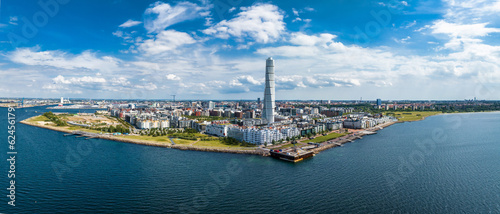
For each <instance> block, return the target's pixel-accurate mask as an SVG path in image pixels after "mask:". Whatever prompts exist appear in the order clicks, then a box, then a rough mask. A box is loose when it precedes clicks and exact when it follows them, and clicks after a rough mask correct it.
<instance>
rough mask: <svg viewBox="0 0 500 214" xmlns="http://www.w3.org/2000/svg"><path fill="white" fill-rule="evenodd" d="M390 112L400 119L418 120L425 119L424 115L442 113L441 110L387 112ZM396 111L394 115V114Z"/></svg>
mask: <svg viewBox="0 0 500 214" xmlns="http://www.w3.org/2000/svg"><path fill="white" fill-rule="evenodd" d="M388 113H389V115H390V116H395V117H396V118H398V120H399V121H417V120H423V119H424V117H429V116H433V115H437V114H441V112H440V111H411V112H406V111H396V112H386V113H384V114H385V115H387V114H388ZM392 113H394V115H392Z"/></svg>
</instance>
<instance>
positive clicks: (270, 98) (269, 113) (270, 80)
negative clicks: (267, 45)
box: [262, 57, 275, 124]
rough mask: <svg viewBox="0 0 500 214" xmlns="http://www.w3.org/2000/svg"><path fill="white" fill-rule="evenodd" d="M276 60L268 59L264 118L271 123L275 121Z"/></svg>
mask: <svg viewBox="0 0 500 214" xmlns="http://www.w3.org/2000/svg"><path fill="white" fill-rule="evenodd" d="M274 107H275V104H274V60H273V58H272V57H269V58H267V60H266V89H265V90H264V110H263V111H262V115H263V118H264V119H266V120H267V122H268V123H269V124H271V123H274Z"/></svg>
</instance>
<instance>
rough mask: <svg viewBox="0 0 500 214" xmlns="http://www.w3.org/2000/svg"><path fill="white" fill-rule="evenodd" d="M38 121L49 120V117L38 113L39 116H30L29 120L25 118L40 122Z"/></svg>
mask: <svg viewBox="0 0 500 214" xmlns="http://www.w3.org/2000/svg"><path fill="white" fill-rule="evenodd" d="M40 121H47V122H48V121H50V120H49V118H47V117H45V116H43V115H40V116H37V117H34V118H31V119H29V120H27V122H40Z"/></svg>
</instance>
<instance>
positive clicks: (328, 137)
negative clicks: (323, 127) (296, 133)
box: [304, 132, 346, 143]
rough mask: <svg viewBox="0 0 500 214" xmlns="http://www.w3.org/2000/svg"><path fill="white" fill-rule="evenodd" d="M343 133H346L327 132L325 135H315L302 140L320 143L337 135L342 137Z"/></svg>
mask: <svg viewBox="0 0 500 214" xmlns="http://www.w3.org/2000/svg"><path fill="white" fill-rule="evenodd" d="M344 135H346V133H342V134H339V133H336V132H332V133H330V134H327V135H325V136H319V137H316V138H314V139H312V140H306V141H304V142H313V143H322V142H325V141H329V140H332V139H335V138H338V137H342V136H344Z"/></svg>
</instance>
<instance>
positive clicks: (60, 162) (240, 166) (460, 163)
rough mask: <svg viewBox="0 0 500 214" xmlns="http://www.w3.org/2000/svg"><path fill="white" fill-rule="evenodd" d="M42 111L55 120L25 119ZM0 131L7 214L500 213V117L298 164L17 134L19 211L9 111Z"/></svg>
mask: <svg viewBox="0 0 500 214" xmlns="http://www.w3.org/2000/svg"><path fill="white" fill-rule="evenodd" d="M35 111H38V112H39V113H40V112H43V111H48V110H46V109H45V107H36V108H26V109H18V110H17V112H16V116H17V120H18V121H20V120H22V119H25V118H27V117H31V116H33V115H37V114H39V113H35ZM56 111H59V112H78V110H56ZM93 111H95V110H82V112H93ZM0 124H3V125H1V126H0V129H1V128H2V127H3V129H4V130H3V131H2V130H0V139H3V140H2V141H3V142H0V152H1V155H2V159H3V160H4V161H3V162H1V163H0V170H1V171H2V172H3V173H0V175H3V176H0V177H1V178H0V182H1V183H0V186H1V187H2V189H3V191H2V195H4V197H2V200H1V203H2V205H0V212H2V213H3V212H7V213H72V212H73V213H97V212H99V213H141V212H148V213H178V212H193V213H197V212H199V213H500V140H499V139H500V132H499V131H498V130H500V129H499V128H500V113H475V114H453V115H439V116H433V117H429V118H427V119H426V120H424V121H420V122H412V123H401V124H396V125H393V126H390V127H388V128H386V129H384V130H381V131H379V132H378V134H376V135H371V136H365V137H364V138H363V139H361V140H357V141H356V142H354V143H350V144H345V146H343V147H337V148H333V149H330V150H327V151H324V152H322V153H320V154H318V155H316V156H315V157H314V158H312V159H309V160H306V161H303V162H301V163H297V164H291V163H286V162H282V161H278V160H274V159H271V158H267V157H258V156H249V155H237V154H223V153H206V152H196V151H179V150H174V149H167V148H156V147H148V146H141V145H134V144H126V143H119V142H113V141H106V140H101V139H91V140H85V139H83V138H75V137H64V136H63V133H59V132H55V131H51V130H46V129H41V128H36V127H31V126H27V125H23V124H19V123H18V124H17V129H16V130H17V132H16V138H17V151H18V155H17V159H18V160H17V162H16V165H17V168H16V183H17V187H16V188H17V191H16V192H17V199H16V207H15V208H14V209H11V207H9V206H8V205H7V201H8V198H7V197H5V195H7V194H8V192H7V190H6V188H7V187H8V179H7V171H8V167H9V165H8V162H6V161H5V160H6V159H7V155H6V151H7V148H8V144H7V140H6V139H7V109H6V108H0Z"/></svg>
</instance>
